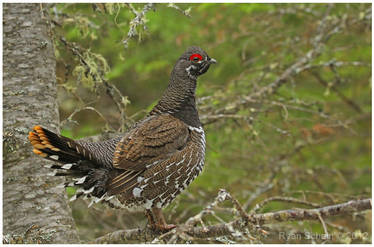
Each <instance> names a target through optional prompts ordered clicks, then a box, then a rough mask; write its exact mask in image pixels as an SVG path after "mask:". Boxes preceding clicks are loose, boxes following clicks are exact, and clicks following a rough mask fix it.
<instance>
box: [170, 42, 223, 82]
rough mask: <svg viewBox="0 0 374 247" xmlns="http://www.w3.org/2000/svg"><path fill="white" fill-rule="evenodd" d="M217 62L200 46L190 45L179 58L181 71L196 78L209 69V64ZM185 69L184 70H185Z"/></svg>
mask: <svg viewBox="0 0 374 247" xmlns="http://www.w3.org/2000/svg"><path fill="white" fill-rule="evenodd" d="M213 63H217V61H216V60H215V59H214V58H210V57H209V56H208V54H207V53H206V52H205V51H204V50H203V49H201V48H200V47H198V46H191V47H189V48H188V49H187V50H186V51H185V52H184V53H183V55H182V56H181V57H180V58H179V61H178V63H177V65H178V66H177V67H178V69H179V70H182V71H181V72H183V73H187V75H188V77H190V78H191V79H194V80H196V79H197V77H198V76H200V75H202V74H204V73H205V72H207V71H208V69H209V66H210V65H211V64H213ZM183 70H184V71H183Z"/></svg>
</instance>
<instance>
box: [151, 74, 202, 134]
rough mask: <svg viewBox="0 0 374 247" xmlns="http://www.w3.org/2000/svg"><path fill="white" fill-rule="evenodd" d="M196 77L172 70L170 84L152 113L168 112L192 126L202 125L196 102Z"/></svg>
mask: <svg viewBox="0 0 374 247" xmlns="http://www.w3.org/2000/svg"><path fill="white" fill-rule="evenodd" d="M195 90H196V79H192V78H190V77H189V76H188V75H187V74H186V73H180V74H178V73H177V72H176V71H175V70H173V72H172V76H171V78H170V82H169V86H168V87H167V89H166V90H165V92H164V94H163V95H162V97H161V99H160V101H159V102H158V103H157V105H156V106H155V107H154V108H153V109H152V111H151V112H150V115H155V114H163V113H168V114H171V115H173V116H174V117H176V118H178V119H180V120H182V121H183V122H185V123H186V124H187V125H189V126H192V127H196V128H198V127H200V126H201V123H200V119H199V115H198V112H197V108H196V102H195Z"/></svg>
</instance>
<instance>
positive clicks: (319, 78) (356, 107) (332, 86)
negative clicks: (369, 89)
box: [310, 71, 362, 113]
mask: <svg viewBox="0 0 374 247" xmlns="http://www.w3.org/2000/svg"><path fill="white" fill-rule="evenodd" d="M310 73H311V74H312V75H313V76H314V77H315V78H316V79H317V81H318V82H319V83H320V84H322V85H323V86H324V87H326V88H329V89H331V90H332V91H334V92H335V93H336V94H337V95H338V96H339V98H341V99H342V100H343V102H345V103H346V104H347V105H349V106H350V107H351V108H352V109H353V110H355V111H356V112H358V113H362V109H361V107H360V106H359V105H357V104H356V103H355V102H354V101H353V100H351V99H349V98H348V97H346V96H345V95H344V94H343V93H342V92H340V90H339V89H338V88H337V87H336V85H335V84H329V83H328V82H326V81H325V80H324V79H323V78H322V76H321V75H320V74H319V73H317V72H315V71H310Z"/></svg>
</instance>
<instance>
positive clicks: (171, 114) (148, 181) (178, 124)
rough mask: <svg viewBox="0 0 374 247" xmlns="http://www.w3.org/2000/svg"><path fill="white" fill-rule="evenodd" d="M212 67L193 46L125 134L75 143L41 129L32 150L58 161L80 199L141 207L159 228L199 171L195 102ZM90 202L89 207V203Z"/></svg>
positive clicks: (201, 150) (200, 137)
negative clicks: (168, 209) (165, 209)
mask: <svg viewBox="0 0 374 247" xmlns="http://www.w3.org/2000/svg"><path fill="white" fill-rule="evenodd" d="M213 63H216V60H215V59H213V58H210V57H209V56H208V54H207V53H206V52H205V51H204V50H202V49H201V48H199V47H196V46H193V47H190V48H188V49H187V51H186V52H185V53H184V54H183V55H182V56H181V57H180V58H179V59H178V61H177V63H176V64H175V66H174V69H173V71H172V72H171V78H170V81H169V85H168V87H167V89H166V91H165V92H164V94H163V95H162V97H161V99H160V101H159V102H158V103H157V105H156V106H155V107H154V108H153V109H152V110H151V112H150V113H149V114H148V115H147V116H146V117H145V118H144V119H143V120H141V121H139V122H138V123H137V124H135V126H133V127H132V128H131V129H130V130H129V131H128V132H127V133H125V134H124V135H123V136H120V137H118V138H114V139H111V140H107V141H103V142H97V143H92V142H85V141H79V140H77V141H75V140H72V139H70V138H67V137H64V136H61V135H59V134H55V133H53V132H51V131H49V130H47V129H45V128H42V127H40V126H35V127H34V129H33V131H32V132H30V133H29V140H30V142H31V144H32V145H33V147H34V150H33V152H34V153H35V154H37V155H40V156H41V157H43V158H46V159H49V160H53V161H56V162H58V163H59V164H58V163H56V164H54V165H52V166H51V168H53V169H55V170H54V174H53V175H56V176H70V177H72V181H71V182H69V183H66V184H65V185H66V186H76V187H77V191H76V194H75V195H74V196H73V198H72V200H74V199H76V198H77V197H79V196H82V195H83V196H85V197H90V198H92V202H91V204H92V203H97V202H100V201H102V202H107V203H109V204H111V205H112V206H115V207H125V208H132V207H141V208H144V209H145V210H146V214H147V216H148V220H149V223H150V224H151V225H152V226H153V227H156V228H157V229H159V230H169V229H171V228H173V227H175V226H174V225H168V224H166V222H165V219H164V217H163V214H162V211H161V209H162V208H163V207H165V206H167V205H168V204H169V203H170V202H171V201H172V200H173V199H174V198H175V197H176V196H177V195H178V194H179V193H180V192H181V191H183V190H184V189H185V188H186V187H187V186H188V185H189V184H190V183H191V182H192V180H193V179H195V178H196V177H197V175H199V173H200V172H201V171H202V169H203V165H204V157H205V134H204V130H203V128H202V125H201V123H200V120H199V115H198V112H197V109H196V103H195V89H196V80H197V77H198V76H200V75H202V74H204V73H205V72H207V70H208V69H209V66H210V65H211V64H213ZM91 204H90V205H91Z"/></svg>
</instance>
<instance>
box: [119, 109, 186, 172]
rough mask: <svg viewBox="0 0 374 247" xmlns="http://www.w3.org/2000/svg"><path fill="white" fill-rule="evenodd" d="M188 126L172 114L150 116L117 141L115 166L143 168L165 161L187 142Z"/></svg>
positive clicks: (139, 169)
mask: <svg viewBox="0 0 374 247" xmlns="http://www.w3.org/2000/svg"><path fill="white" fill-rule="evenodd" d="M188 137H189V131H188V126H187V125H186V124H185V123H183V122H182V121H181V120H179V119H177V118H175V117H173V116H171V115H169V114H165V115H156V116H151V117H149V118H147V119H146V120H145V121H143V122H141V123H140V124H139V125H138V126H137V127H135V128H134V129H133V130H132V131H130V132H129V133H128V134H127V135H126V136H124V137H123V138H122V140H121V141H120V142H119V143H118V144H117V147H116V150H115V152H114V157H113V166H114V168H117V169H124V170H131V171H144V170H146V169H147V168H148V167H150V166H152V164H156V163H158V162H159V161H161V160H165V159H167V158H168V157H170V156H171V155H173V154H174V153H175V152H177V151H178V150H181V149H182V148H183V147H184V146H185V145H186V143H187V140H188Z"/></svg>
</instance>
